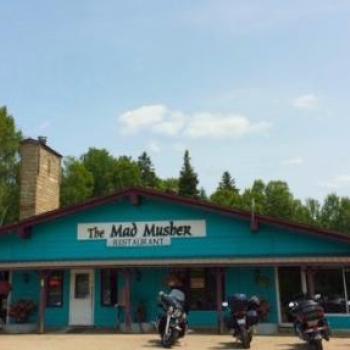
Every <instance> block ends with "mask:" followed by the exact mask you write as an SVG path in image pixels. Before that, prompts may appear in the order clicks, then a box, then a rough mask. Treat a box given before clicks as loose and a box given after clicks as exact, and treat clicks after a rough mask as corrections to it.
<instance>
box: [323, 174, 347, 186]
mask: <svg viewBox="0 0 350 350" xmlns="http://www.w3.org/2000/svg"><path fill="white" fill-rule="evenodd" d="M320 186H321V187H325V188H328V189H333V190H336V189H340V188H344V187H350V175H337V176H335V177H334V178H333V179H331V180H329V181H325V182H320Z"/></svg>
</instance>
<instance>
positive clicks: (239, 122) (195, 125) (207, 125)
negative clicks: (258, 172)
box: [184, 113, 270, 138]
mask: <svg viewBox="0 0 350 350" xmlns="http://www.w3.org/2000/svg"><path fill="white" fill-rule="evenodd" d="M269 128H270V124H269V123H266V122H259V123H253V122H251V121H250V120H249V119H248V118H247V117H245V116H242V115H235V114H213V113H197V114H195V115H194V116H193V117H192V118H191V120H190V121H189V123H188V125H187V127H186V129H185V132H184V133H185V135H187V136H189V137H191V138H200V137H210V138H237V137H242V136H245V135H247V134H251V133H259V132H264V131H267V130H268V129H269Z"/></svg>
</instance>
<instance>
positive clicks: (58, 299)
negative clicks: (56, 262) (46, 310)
mask: <svg viewBox="0 0 350 350" xmlns="http://www.w3.org/2000/svg"><path fill="white" fill-rule="evenodd" d="M63 274H64V273H63V271H54V272H52V273H51V274H50V275H49V276H48V279H47V295H46V305H47V307H62V306H63Z"/></svg>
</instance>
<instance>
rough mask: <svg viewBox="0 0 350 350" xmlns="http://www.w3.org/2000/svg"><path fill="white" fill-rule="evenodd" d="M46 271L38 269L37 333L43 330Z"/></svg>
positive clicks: (41, 332)
mask: <svg viewBox="0 0 350 350" xmlns="http://www.w3.org/2000/svg"><path fill="white" fill-rule="evenodd" d="M46 287H47V272H46V271H40V301H39V333H40V334H43V333H44V332H45V310H46Z"/></svg>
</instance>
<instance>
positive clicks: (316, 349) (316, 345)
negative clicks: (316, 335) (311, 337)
mask: <svg viewBox="0 0 350 350" xmlns="http://www.w3.org/2000/svg"><path fill="white" fill-rule="evenodd" d="M311 349H312V350H323V344H322V339H319V340H315V341H314V342H313V343H312V348H311Z"/></svg>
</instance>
